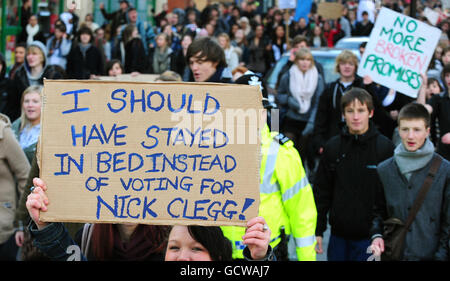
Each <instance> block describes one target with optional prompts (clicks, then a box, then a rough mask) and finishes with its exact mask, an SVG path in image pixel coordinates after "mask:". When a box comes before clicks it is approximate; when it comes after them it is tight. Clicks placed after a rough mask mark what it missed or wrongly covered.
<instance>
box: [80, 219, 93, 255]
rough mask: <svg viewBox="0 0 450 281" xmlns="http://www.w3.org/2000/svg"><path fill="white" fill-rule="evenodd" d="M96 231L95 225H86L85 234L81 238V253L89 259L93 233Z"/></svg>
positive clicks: (84, 227)
mask: <svg viewBox="0 0 450 281" xmlns="http://www.w3.org/2000/svg"><path fill="white" fill-rule="evenodd" d="M93 230H94V225H93V224H91V223H86V224H84V226H83V234H82V236H81V253H82V254H83V255H84V256H85V257H87V255H88V253H89V245H90V244H91V243H90V242H91V237H92V231H93Z"/></svg>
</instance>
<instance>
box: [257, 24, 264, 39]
mask: <svg viewBox="0 0 450 281" xmlns="http://www.w3.org/2000/svg"><path fill="white" fill-rule="evenodd" d="M263 33H264V29H263V27H262V26H261V25H258V26H257V27H256V29H255V36H256V37H258V38H261V37H262V36H263Z"/></svg>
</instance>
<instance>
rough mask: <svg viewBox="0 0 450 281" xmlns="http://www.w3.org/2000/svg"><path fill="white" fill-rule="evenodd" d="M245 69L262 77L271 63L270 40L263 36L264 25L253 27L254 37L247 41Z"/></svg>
mask: <svg viewBox="0 0 450 281" xmlns="http://www.w3.org/2000/svg"><path fill="white" fill-rule="evenodd" d="M248 54H249V56H248V62H247V68H248V69H250V70H251V71H253V72H255V73H257V74H258V73H259V74H261V75H262V76H264V74H266V71H267V70H268V69H269V68H270V64H271V63H272V62H273V52H272V45H271V44H270V40H269V39H268V38H267V37H265V36H264V25H261V24H259V25H257V26H256V27H255V32H254V35H253V37H252V38H251V39H249V45H248Z"/></svg>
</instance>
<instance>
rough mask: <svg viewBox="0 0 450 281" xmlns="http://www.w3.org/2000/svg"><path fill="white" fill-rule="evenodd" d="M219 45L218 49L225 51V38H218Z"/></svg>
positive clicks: (226, 44) (226, 43)
mask: <svg viewBox="0 0 450 281" xmlns="http://www.w3.org/2000/svg"><path fill="white" fill-rule="evenodd" d="M218 41H219V45H220V47H222V49H224V50H225V49H227V48H228V40H227V38H225V37H223V36H220V37H219V40H218Z"/></svg>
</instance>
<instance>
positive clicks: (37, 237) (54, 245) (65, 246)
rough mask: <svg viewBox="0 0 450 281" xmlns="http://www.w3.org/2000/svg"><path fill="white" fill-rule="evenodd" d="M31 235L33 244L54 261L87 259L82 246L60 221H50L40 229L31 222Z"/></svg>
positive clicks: (29, 227)
mask: <svg viewBox="0 0 450 281" xmlns="http://www.w3.org/2000/svg"><path fill="white" fill-rule="evenodd" d="M28 229H29V231H30V233H31V236H32V237H33V238H34V242H33V245H34V246H36V247H37V248H38V249H39V250H41V251H42V252H43V253H44V254H45V255H46V256H47V257H49V258H50V259H51V260H54V261H86V260H87V259H86V257H85V256H84V255H83V254H82V253H81V249H80V246H78V244H77V243H75V241H73V239H72V238H71V237H70V235H69V232H67V229H66V228H65V226H64V225H63V224H62V223H60V222H56V223H50V224H49V225H47V226H46V227H44V228H43V229H41V230H39V229H38V228H37V226H36V224H34V222H31V223H30V224H29V226H28Z"/></svg>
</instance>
